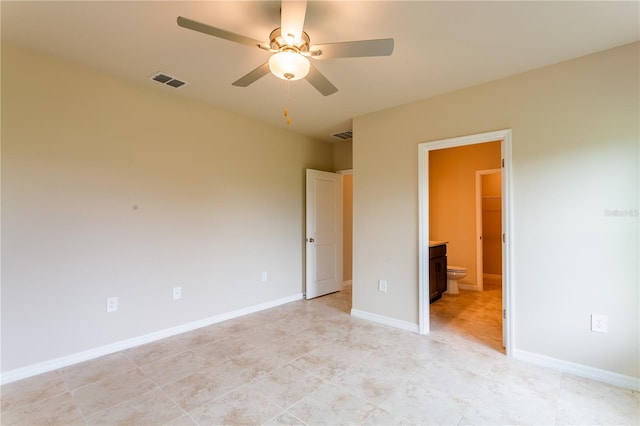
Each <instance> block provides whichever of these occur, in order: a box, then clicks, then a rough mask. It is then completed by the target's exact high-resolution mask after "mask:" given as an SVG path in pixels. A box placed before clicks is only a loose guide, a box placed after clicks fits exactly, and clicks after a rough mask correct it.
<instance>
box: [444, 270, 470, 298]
mask: <svg viewBox="0 0 640 426" xmlns="http://www.w3.org/2000/svg"><path fill="white" fill-rule="evenodd" d="M466 276H467V268H464V267H462V266H455V265H447V293H448V294H458V293H460V290H458V280H459V279H461V278H464V277H466Z"/></svg>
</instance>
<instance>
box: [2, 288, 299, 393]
mask: <svg viewBox="0 0 640 426" xmlns="http://www.w3.org/2000/svg"><path fill="white" fill-rule="evenodd" d="M301 299H302V293H298V294H294V295H291V296H288V297H283V298H281V299H276V300H272V301H270V302H265V303H260V304H258V305H254V306H248V307H246V308H242V309H238V310H235V311H231V312H226V313H223V314H219V315H214V316H212V317H208V318H203V319H201V320H197V321H192V322H189V323H186V324H182V325H179V326H176V327H171V328H167V329H164V330H159V331H155V332H153V333H149V334H145V335H143V336H138V337H133V338H131V339H126V340H121V341H119V342H116V343H112V344H109V345H105V346H100V347H98V348H93V349H89V350H86V351H82V352H78V353H75V354H71V355H66V356H63V357H60V358H55V359H52V360H49V361H44V362H39V363H37V364H32V365H28V366H26V367H21V368H16V369H14V370H10V371H7V372H6V373H2V375H1V376H0V383H1V384H3V385H4V384H6V383H11V382H15V381H16V380H22V379H26V378H27V377H31V376H35V375H38V374H42V373H47V372H49V371H53V370H57V369H59V368H63V367H68V366H70V365H73V364H78V363H80V362H84V361H89V360H92V359H95V358H99V357H101V356H104V355H109V354H112V353H114V352H118V351H122V350H125V349H130V348H133V347H136V346H140V345H144V344H146V343H151V342H155V341H157V340H161V339H165V338H167V337H171V336H175V335H177V334H182V333H186V332H188V331H193V330H196V329H198V328H202V327H206V326H208V325H212V324H216V323H219V322H222V321H226V320H230V319H233V318H238V317H241V316H244V315H249V314H252V313H255V312H259V311H263V310H265V309H269V308H274V307H276V306H280V305H284V304H286V303H290V302H295V301H296V300H301Z"/></svg>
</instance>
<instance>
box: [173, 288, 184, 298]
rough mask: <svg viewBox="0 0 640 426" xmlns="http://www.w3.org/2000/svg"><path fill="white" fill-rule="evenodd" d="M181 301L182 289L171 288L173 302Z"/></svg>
mask: <svg viewBox="0 0 640 426" xmlns="http://www.w3.org/2000/svg"><path fill="white" fill-rule="evenodd" d="M178 299H182V287H174V288H173V300H178Z"/></svg>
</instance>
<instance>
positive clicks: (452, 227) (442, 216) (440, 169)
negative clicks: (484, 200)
mask: <svg viewBox="0 0 640 426" xmlns="http://www.w3.org/2000/svg"><path fill="white" fill-rule="evenodd" d="M500 159H501V157H500V142H499V141H498V142H489V143H483V144H477V145H467V146H461V147H456V148H448V149H438V150H434V151H430V152H429V239H430V240H436V241H448V242H449V244H448V245H447V262H448V263H450V264H452V265H456V266H462V267H465V268H467V276H466V277H465V278H463V279H462V280H460V282H461V283H464V284H470V285H473V286H475V285H476V284H477V283H476V281H477V280H476V277H477V272H476V271H477V267H476V266H477V265H476V262H477V255H476V250H477V247H476V246H477V244H476V233H477V231H476V170H487V169H496V168H499V167H500Z"/></svg>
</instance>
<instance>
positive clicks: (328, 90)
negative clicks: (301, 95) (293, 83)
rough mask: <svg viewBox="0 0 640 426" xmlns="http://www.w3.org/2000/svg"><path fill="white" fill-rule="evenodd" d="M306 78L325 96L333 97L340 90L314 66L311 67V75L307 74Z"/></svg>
mask: <svg viewBox="0 0 640 426" xmlns="http://www.w3.org/2000/svg"><path fill="white" fill-rule="evenodd" d="M305 78H306V79H307V81H308V82H309V83H311V85H312V86H313V87H315V88H316V90H317V91H318V92H320V93H322V94H323V95H324V96H329V95H332V94H334V93H336V92H337V91H338V88H337V87H336V86H334V85H333V84H331V82H330V81H329V80H327V77H325V76H324V75H322V73H321V72H320V71H318V69H317V68H316V67H314V66H313V65H311V66H310V67H309V74H307V76H306V77H305Z"/></svg>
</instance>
